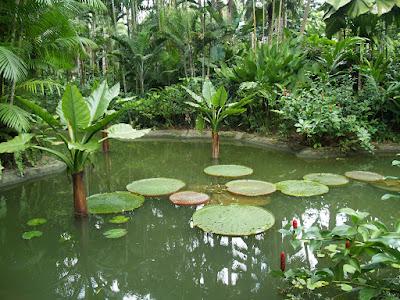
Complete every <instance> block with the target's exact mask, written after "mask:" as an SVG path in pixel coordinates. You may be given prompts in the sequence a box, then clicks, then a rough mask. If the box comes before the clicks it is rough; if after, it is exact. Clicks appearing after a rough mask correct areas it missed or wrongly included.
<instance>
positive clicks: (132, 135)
mask: <svg viewBox="0 0 400 300" xmlns="http://www.w3.org/2000/svg"><path fill="white" fill-rule="evenodd" d="M106 131H107V133H108V137H109V138H110V139H116V140H121V141H131V140H135V139H138V138H140V137H142V136H144V135H146V134H148V133H149V132H150V129H142V130H137V129H133V128H132V126H131V125H129V124H125V123H120V124H115V125H112V126H111V127H109V128H108V129H107V130H106Z"/></svg>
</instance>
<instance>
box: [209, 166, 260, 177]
mask: <svg viewBox="0 0 400 300" xmlns="http://www.w3.org/2000/svg"><path fill="white" fill-rule="evenodd" d="M204 173H206V174H207V175H211V176H217V177H232V178H234V177H242V176H247V175H251V174H253V169H251V168H249V167H245V166H240V165H213V166H209V167H207V168H205V169H204Z"/></svg>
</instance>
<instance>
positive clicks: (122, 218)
mask: <svg viewBox="0 0 400 300" xmlns="http://www.w3.org/2000/svg"><path fill="white" fill-rule="evenodd" d="M129 220H130V218H129V217H127V216H115V217H113V218H112V219H110V220H109V221H108V222H109V223H112V224H123V223H126V222H128V221H129Z"/></svg>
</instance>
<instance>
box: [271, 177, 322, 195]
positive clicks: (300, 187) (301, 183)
mask: <svg viewBox="0 0 400 300" xmlns="http://www.w3.org/2000/svg"><path fill="white" fill-rule="evenodd" d="M276 188H277V190H279V191H281V192H282V193H283V194H286V195H289V196H295V197H311V196H317V195H322V194H326V193H328V192H329V188H328V187H327V186H326V185H323V184H321V183H318V182H315V181H309V180H285V181H281V182H278V183H277V184H276Z"/></svg>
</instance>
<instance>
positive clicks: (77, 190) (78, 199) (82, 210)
mask: <svg viewBox="0 0 400 300" xmlns="http://www.w3.org/2000/svg"><path fill="white" fill-rule="evenodd" d="M83 176H84V173H83V171H81V172H79V173H74V174H72V185H73V190H74V209H75V216H76V217H87V215H88V210H87V204H86V190H85V184H84V181H83Z"/></svg>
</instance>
